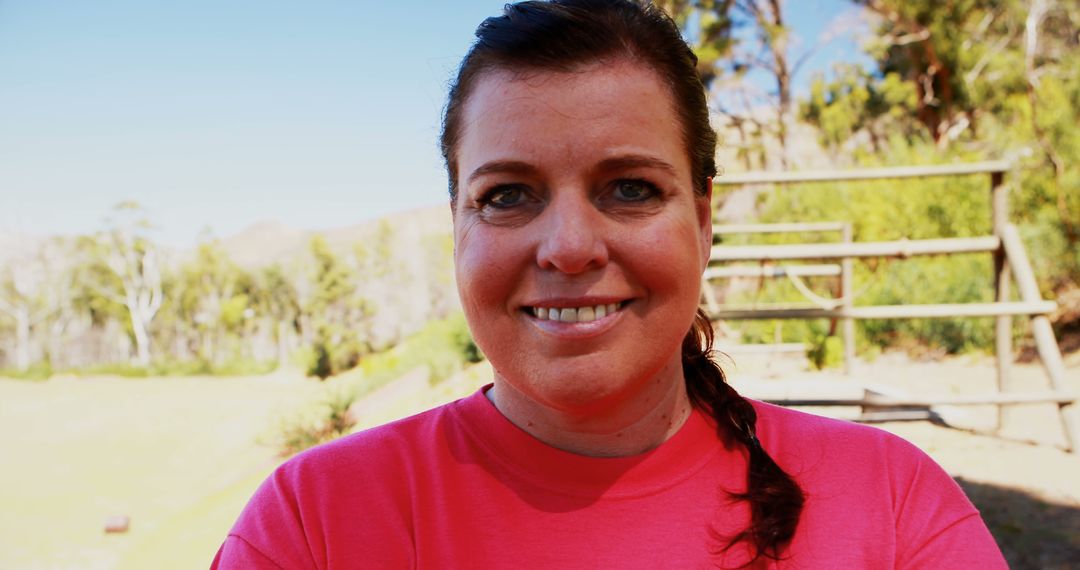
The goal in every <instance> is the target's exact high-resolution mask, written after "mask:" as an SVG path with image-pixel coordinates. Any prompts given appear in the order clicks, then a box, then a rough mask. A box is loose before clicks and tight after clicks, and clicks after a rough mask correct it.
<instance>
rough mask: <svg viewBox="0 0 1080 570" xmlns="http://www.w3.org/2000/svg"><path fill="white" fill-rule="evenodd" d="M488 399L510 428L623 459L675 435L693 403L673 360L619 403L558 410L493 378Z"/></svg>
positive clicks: (593, 453) (549, 441)
mask: <svg viewBox="0 0 1080 570" xmlns="http://www.w3.org/2000/svg"><path fill="white" fill-rule="evenodd" d="M486 395H487V398H488V399H489V400H491V402H492V403H493V404H494V405H495V407H496V409H498V410H499V412H500V413H502V415H503V416H505V417H506V418H507V419H509V420H510V421H511V422H512V423H513V424H514V425H516V426H518V427H519V428H521V429H523V430H525V431H526V432H528V433H529V434H530V435H532V436H533V437H535V438H537V439H539V440H540V441H542V442H544V443H546V444H548V445H550V446H552V447H555V448H558V449H562V450H564V451H569V452H571V453H577V454H580V455H590V456H595V457H622V456H628V455H636V454H639V453H644V452H646V451H648V450H650V449H653V448H655V447H657V446H659V445H660V444H662V443H664V442H665V441H667V440H668V439H669V438H670V437H671V436H673V435H675V433H676V432H678V431H679V428H681V427H682V425H683V424H684V423H685V422H686V419H687V418H689V417H690V413H691V404H690V399H689V397H688V396H687V394H686V385H685V381H684V380H683V371H682V362H681V359H679V358H676V359H674V361H673V362H672V363H669V364H668V365H667V366H665V368H664V369H663V370H661V371H660V372H659V373H658V374H657V375H656V376H654V377H653V378H652V379H650V380H648V381H646V382H643V385H642V387H641V388H640V389H639V390H637V391H636V392H634V393H632V394H629V395H628V396H627V397H625V398H624V399H622V400H617V401H614V402H611V403H607V402H604V403H601V404H596V405H591V406H582V407H567V408H563V409H557V408H554V407H551V406H547V405H544V404H542V403H540V402H537V401H535V400H534V399H532V398H529V397H528V396H527V395H525V394H523V393H521V392H520V391H518V390H517V389H516V388H514V386H513V384H512V383H511V382H508V381H506V380H505V379H504V378H502V377H500V375H499V374H498V372H496V374H495V385H494V386H493V387H492V388H491V389H490V390H488V391H487V393H486Z"/></svg>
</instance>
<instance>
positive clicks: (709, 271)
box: [705, 264, 841, 279]
mask: <svg viewBox="0 0 1080 570" xmlns="http://www.w3.org/2000/svg"><path fill="white" fill-rule="evenodd" d="M840 271H841V267H840V265H837V264H830V265H766V266H761V265H741V266H740V265H735V266H729V267H709V268H706V269H705V278H706V279H733V278H736V277H786V276H788V275H794V276H796V277H835V276H837V275H840Z"/></svg>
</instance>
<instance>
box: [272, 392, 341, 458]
mask: <svg viewBox="0 0 1080 570" xmlns="http://www.w3.org/2000/svg"><path fill="white" fill-rule="evenodd" d="M356 398H357V394H356V392H355V391H354V390H350V389H348V388H347V387H345V388H339V389H336V390H331V391H329V392H328V393H327V394H325V395H324V396H323V397H322V399H321V400H319V401H318V402H317V403H316V404H315V405H314V406H308V408H307V409H305V410H303V411H302V412H301V413H300V414H298V415H296V416H294V417H292V418H290V419H288V420H282V421H281V423H280V426H279V428H278V434H279V435H278V451H279V453H280V454H281V455H282V456H284V457H287V456H290V455H295V454H297V453H300V452H301V451H303V450H305V449H308V448H309V447H314V446H316V445H319V444H320V443H326V442H328V441H332V440H334V439H337V438H339V437H341V436H343V435H346V434H348V433H349V429H350V428H352V426H353V425H354V424H355V423H356V421H355V420H354V419H352V418H351V417H350V416H349V413H348V412H349V406H351V405H352V404H353V402H355V401H356Z"/></svg>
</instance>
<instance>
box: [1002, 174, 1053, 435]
mask: <svg viewBox="0 0 1080 570" xmlns="http://www.w3.org/2000/svg"><path fill="white" fill-rule="evenodd" d="M990 205H991V213H990V220H991V222H992V224H993V227H994V235H996V236H998V237H999V238H1000V237H1001V235H1002V233H1004V230H1005V226H1007V225H1008V224H1009V194H1008V187H1007V186H1005V183H1004V174H1003V173H1001V172H995V173H993V174H991V175H990ZM1010 279H1011V276H1010V270H1009V260H1008V258H1007V257H1006V255H1005V248H1004V247H1002V248H1000V249H998V250H997V251H995V252H994V299H995V300H997V301H999V302H1005V301H1008V300H1009V280H1010ZM1039 300H1041V299H1039ZM994 355H995V356H996V357H997V389H998V392H1009V391H1010V390H1011V386H1010V382H1009V380H1010V378H1009V368H1010V367H1011V366H1012V360H1013V354H1012V318H1011V317H1009V316H1007V315H1000V316H998V317H997V320H996V322H995V323H994ZM1008 415H1009V412H1008V410H1007V408H1005V407H1004V406H999V407H998V410H997V427H998V429H1001V428H1003V427H1005V423H1006V422H1007V421H1008V420H1007V417H1008Z"/></svg>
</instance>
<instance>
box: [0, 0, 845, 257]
mask: <svg viewBox="0 0 1080 570" xmlns="http://www.w3.org/2000/svg"><path fill="white" fill-rule="evenodd" d="M502 4H503V3H502V2H499V1H479V0H464V1H441V2H435V1H419V0H415V1H412V2H388V1H382V2H375V1H370V0H352V1H335V0H317V1H306V2H301V1H298V0H296V1H278V0H260V1H257V2H256V1H249V0H230V1H221V0H213V1H212V0H187V1H183V2H179V1H168V2H166V1H147V0H96V1H93V2H87V1H85V0H0V231H16V232H29V233H34V234H45V233H65V234H73V233H86V232H92V231H95V230H97V229H100V228H102V227H103V220H104V219H105V217H106V216H107V215H108V213H109V211H110V209H111V207H112V206H113V205H115V204H117V203H119V202H121V201H125V200H136V201H138V202H139V203H141V204H142V205H143V206H144V207H145V208H146V210H147V216H148V218H149V219H150V220H151V221H152V222H153V224H154V225H155V226H156V227H157V228H158V229H157V231H156V233H157V235H158V238H159V239H160V240H161V241H162V242H163V243H166V244H169V245H174V246H185V245H190V244H193V243H195V241H196V239H197V238H198V236H199V235H200V234H201V233H202V232H203V231H204V230H205V229H206V228H211V229H212V233H213V234H214V235H217V236H227V235H230V234H232V233H235V232H238V231H240V230H242V229H243V228H244V227H246V226H248V225H250V224H252V223H255V222H258V221H265V220H277V221H281V222H284V223H286V224H288V225H291V226H295V227H299V228H311V229H325V228H332V227H338V226H345V225H350V224H355V223H358V222H361V221H364V220H368V219H372V218H375V217H378V216H381V215H383V214H386V213H389V212H394V211H400V210H406V209H410V208H416V207H422V206H428V205H435V204H441V203H443V202H445V193H446V181H445V174H444V172H443V168H442V163H441V159H440V158H439V154H438V151H437V147H436V142H435V141H436V136H437V134H438V130H439V119H440V113H441V110H442V105H443V100H444V97H445V90H446V84H447V81H448V80H449V79H450V77H451V75H452V73H453V71H454V69H455V67H456V65H457V63H458V61H459V60H460V58H461V56H462V55H463V54H464V53H465V50H466V49H467V48H468V46H469V44H470V43H471V41H472V38H473V36H472V31H473V29H474V28H475V26H476V24H478V23H479V22H480V21H481V20H482V19H483V18H484V17H486V16H489V15H492V14H495V13H497V12H498V11H499V10H500V9H501V6H502ZM787 6H788V19H789V21H791V22H792V23H793V25H794V27H795V30H796V34H797V35H798V36H799V37H800V38H801V41H802V43H803V44H804V45H811V44H813V43H814V41H815V40H816V38H817V37H818V35H819V34H821V33H822V31H824V30H825V29H826V28H827V27H828V26H829V24H830V22H832V21H833V20H834V19H835V18H836V17H837V16H838V15H839V14H840V13H841V12H842V11H844V10H850V9H851V8H850V3H849V2H846V1H841V0H791V1H789V2H788V3H787ZM854 51H855V48H854V45H853V44H852V42H851V40H850V39H846V40H839V41H836V42H833V43H832V44H831V45H829V46H827V47H826V48H825V49H823V50H821V51H820V52H818V54H817V56H816V57H815V58H814V59H813V60H812V61H810V62H809V63H808V64H807V67H806V69H805V70H804V71H803V73H802V75H801V76H800V77H798V78H797V79H798V80H799V82H800V83H803V84H804V83H805V82H806V81H807V80H808V79H809V78H810V75H811V73H812V72H813V71H815V70H823V69H828V68H829V67H831V65H832V63H833V62H835V61H840V60H844V59H850V58H851V57H852V54H853V52H854Z"/></svg>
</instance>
